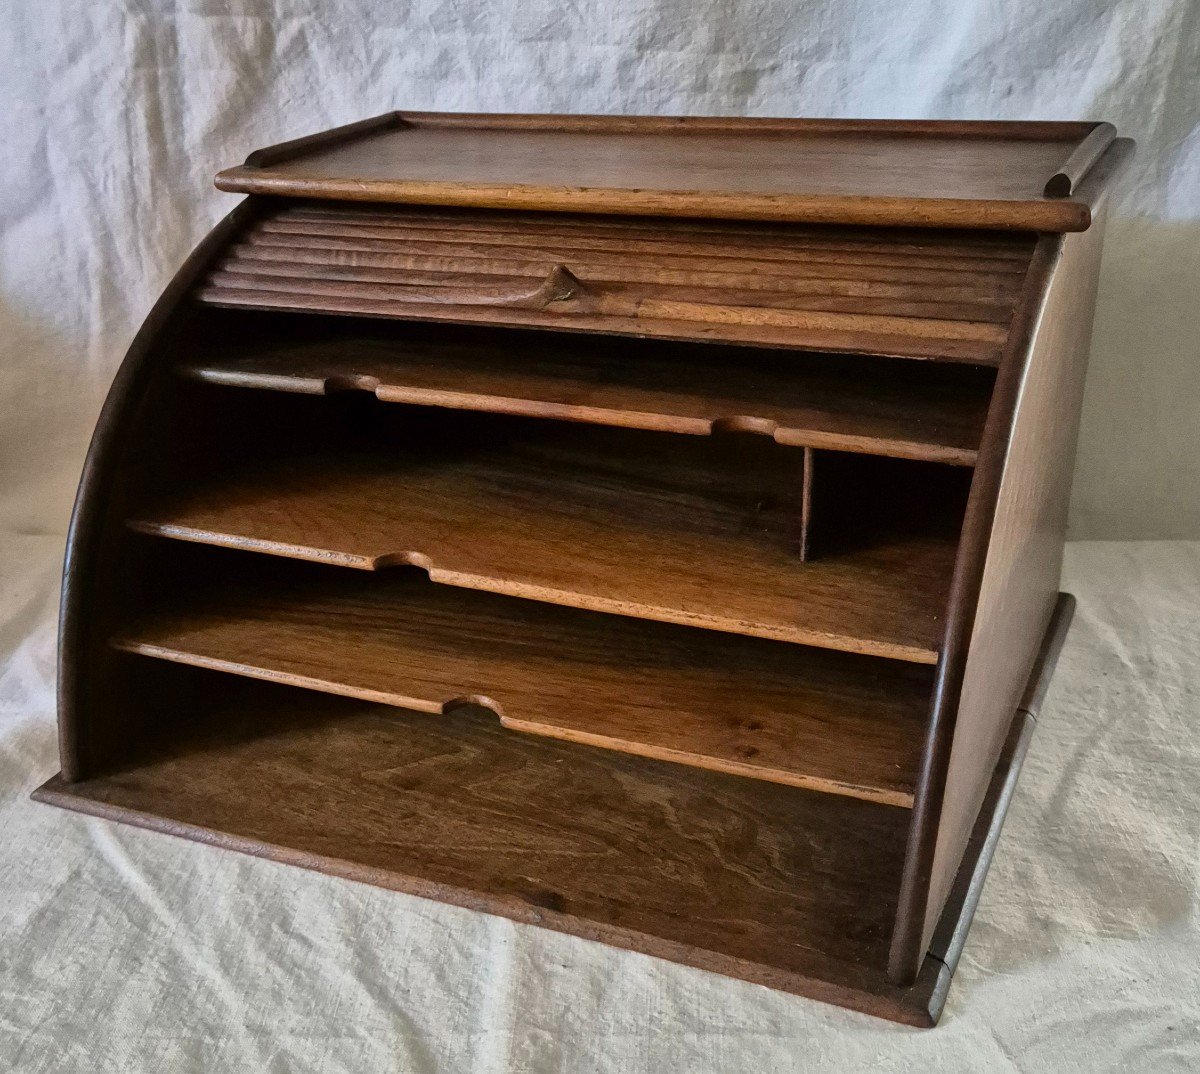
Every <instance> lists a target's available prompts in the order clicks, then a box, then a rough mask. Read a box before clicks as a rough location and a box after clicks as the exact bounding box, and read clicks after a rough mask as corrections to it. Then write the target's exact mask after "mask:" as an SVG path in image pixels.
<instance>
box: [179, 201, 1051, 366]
mask: <svg viewBox="0 0 1200 1074" xmlns="http://www.w3.org/2000/svg"><path fill="white" fill-rule="evenodd" d="M1032 250H1033V245H1032V240H1031V238H1030V237H1029V236H1028V235H1002V234H997V233H990V232H984V233H969V232H958V233H949V234H946V233H936V232H933V233H927V234H922V233H920V232H913V231H906V232H897V233H894V234H893V233H889V232H886V231H879V230H872V229H861V228H859V229H851V228H846V229H821V228H794V227H780V226H778V225H768V224H757V225H753V224H730V223H725V224H722V223H719V222H713V221H707V222H705V223H704V224H703V225H696V226H695V227H690V228H685V227H681V226H679V224H678V222H672V221H664V220H643V219H622V218H613V219H606V220H604V221H602V222H597V221H596V220H595V219H594V218H588V217H577V216H565V217H554V216H550V217H547V216H546V215H545V214H538V213H513V212H507V213H496V212H482V211H473V212H472V211H465V210H460V211H446V210H431V209H421V208H414V207H402V206H359V207H350V206H340V205H322V204H319V203H316V204H306V205H299V206H297V205H293V204H291V203H284V204H283V205H282V206H281V207H280V208H279V209H278V210H276V211H275V212H274V213H272V214H269V215H267V216H265V217H264V218H263V219H261V220H260V221H258V222H256V223H255V224H253V225H252V226H251V227H249V228H248V229H247V230H246V231H245V232H244V233H243V235H242V236H241V241H240V242H238V243H237V244H235V245H234V246H233V247H232V248H231V249H230V251H229V253H228V254H227V256H226V257H225V258H224V259H223V260H222V261H221V263H220V264H219V265H218V266H217V268H216V271H214V272H213V273H212V275H211V276H210V277H209V279H208V280H207V282H206V284H205V285H204V286H203V287H202V288H201V289H200V291H199V297H200V298H201V299H202V300H203V301H205V302H209V303H212V304H215V305H223V306H245V307H251V308H263V309H305V310H310V311H312V310H316V311H323V312H330V313H357V314H365V315H369V316H380V317H399V318H404V319H418V320H420V319H424V320H450V321H458V322H466V323H485V324H504V325H510V326H516V327H522V326H525V327H542V328H545V327H552V328H559V329H567V330H573V331H588V332H609V333H612V332H615V333H625V334H634V335H645V336H658V337H664V338H674V339H698V340H705V341H710V340H719V341H724V342H742V343H755V344H766V345H769V346H774V347H786V348H797V349H809V350H814V349H815V350H832V351H850V352H861V353H868V354H885V355H896V356H901V357H913V358H940V359H946V360H953V361H965V362H977V363H982V364H994V363H995V362H996V361H997V360H998V358H999V355H1000V352H1001V349H1002V347H1003V343H1004V340H1005V338H1006V335H1007V324H1008V322H1009V320H1010V319H1011V317H1012V312H1013V308H1014V303H1015V301H1016V296H1017V294H1018V293H1019V291H1020V287H1021V282H1022V280H1023V278H1024V275H1025V272H1026V270H1027V268H1028V263H1029V257H1030V256H1031V254H1032Z"/></svg>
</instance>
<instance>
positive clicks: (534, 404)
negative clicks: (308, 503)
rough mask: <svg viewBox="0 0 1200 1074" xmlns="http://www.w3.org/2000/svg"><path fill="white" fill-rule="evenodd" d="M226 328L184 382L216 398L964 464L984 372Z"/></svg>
mask: <svg viewBox="0 0 1200 1074" xmlns="http://www.w3.org/2000/svg"><path fill="white" fill-rule="evenodd" d="M295 320H296V318H294V317H292V316H289V315H260V314H245V313H243V314H234V315H232V316H231V317H228V318H223V319H219V320H218V321H217V322H216V324H215V325H214V326H213V330H212V332H211V337H210V340H209V341H206V345H205V346H203V347H201V348H197V349H198V351H199V356H198V358H197V359H195V360H194V361H191V362H189V364H188V365H187V366H186V368H185V371H186V372H187V373H189V374H190V375H192V376H195V377H197V378H199V379H201V380H205V381H208V382H210V383H214V384H223V385H231V386H238V387H246V388H260V389H270V390H278V391H290V392H303V393H308V394H328V393H332V392H337V391H344V390H347V389H359V390H363V391H369V392H373V393H374V394H375V395H376V396H377V397H378V398H379V399H381V400H384V401H386V402H399V403H414V404H419V405H423V406H442V407H455V408H461V409H468V410H482V411H492V412H495V413H504V414H517V415H525V416H528V417H543V418H554V419H558V420H565V421H578V422H590V423H593V424H598V425H610V426H621V427H626V428H633V429H648V430H657V431H661V432H673V433H687V434H699V435H705V434H709V433H711V432H712V431H713V430H714V428H717V429H721V430H746V431H752V432H757V433H762V434H766V435H770V436H772V437H773V438H774V439H775V440H776V441H777V442H778V443H781V444H788V445H793V446H801V447H814V448H824V449H830V450H835V451H855V452H866V453H870V454H876V455H888V456H892V457H895V458H906V459H921V460H928V461H933V462H945V463H953V464H957V465H963V466H971V465H973V464H974V462H975V456H976V452H977V449H978V446H979V437H980V434H981V432H982V429H983V419H984V417H985V415H986V412H987V404H988V399H989V397H990V393H991V386H992V381H993V374H992V373H990V372H989V371H987V370H983V369H978V368H972V367H966V368H964V367H961V366H947V365H945V364H936V365H935V364H932V363H908V362H905V363H897V362H895V361H891V360H871V359H868V358H845V357H841V356H823V355H811V356H810V355H805V354H796V355H787V356H781V355H778V354H773V353H771V352H765V353H764V352H763V351H756V350H751V349H743V348H735V347H718V348H714V347H711V346H703V345H701V346H696V345H687V344H671V343H650V344H647V343H642V342H640V341H635V340H620V339H607V340H604V341H603V342H599V343H598V342H596V341H595V340H594V339H591V338H589V337H586V336H572V335H566V336H555V337H550V338H547V337H546V335H545V334H544V333H522V332H513V331H510V332H499V333H497V332H475V333H471V332H470V331H464V330H461V329H459V330H455V329H454V328H450V327H444V328H441V329H440V330H435V331H430V330H428V329H425V330H424V331H422V329H421V328H420V327H419V326H413V325H395V324H389V323H387V322H380V321H373V320H363V319H357V318H355V319H349V318H325V317H317V316H313V315H309V316H307V317H304V318H300V320H301V321H302V323H301V324H300V325H296V324H294V323H293V322H294V321H295Z"/></svg>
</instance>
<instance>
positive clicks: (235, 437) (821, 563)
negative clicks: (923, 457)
mask: <svg viewBox="0 0 1200 1074" xmlns="http://www.w3.org/2000/svg"><path fill="white" fill-rule="evenodd" d="M181 387H186V388H187V390H186V391H182V390H181V391H180V392H179V395H178V396H177V400H176V401H177V403H178V406H179V409H178V412H177V416H176V418H174V419H173V420H175V421H177V422H180V423H184V428H187V429H188V431H187V433H186V435H180V436H178V437H177V438H176V442H178V443H182V444H186V445H188V448H187V449H186V450H187V457H181V456H180V455H164V456H163V457H162V458H161V459H160V460H158V463H157V465H158V466H160V467H161V470H162V475H163V476H162V477H161V478H160V479H159V480H158V482H157V483H156V487H157V491H151V492H148V493H147V494H145V495H143V496H142V497H141V498H140V500H139V501H138V502H135V503H134V505H133V506H132V507H131V511H132V515H131V517H130V522H131V524H132V525H133V526H134V528H136V529H138V530H140V531H141V532H145V533H151V534H155V535H159V536H166V537H176V538H182V539H185V540H192V541H201V542H205V543H212V544H223V545H228V546H232V547H239V548H247V549H254V550H257V551H263V552H271V553H274V554H277V555H282V556H292V557H298V558H305V559H312V560H318V561H321V562H329V563H337V564H341V565H344V566H350V567H358V568H363V569H380V568H383V567H388V566H394V565H397V564H410V565H416V566H420V567H422V568H424V569H426V570H427V571H428V572H429V575H430V577H431V578H433V579H434V580H435V581H438V582H443V583H447V584H450V585H456V586H463V587H467V588H473V589H485V590H490V591H492V592H497V593H503V594H506V595H510V596H519V597H525V598H530V599H534V600H542V601H549V602H553V603H559V604H568V605H573V606H575V607H581V608H587V609H591V610H597V611H605V612H613V613H617V614H624V615H634V616H644V617H647V618H652V619H659V620H662V621H665V622H673V623H680V624H684V625H689V626H704V627H709V628H713V629H718V630H723V631H730V632H735V633H742V634H751V635H755V636H759V637H766V638H772V639H776V640H783V641H796V642H801V643H806V644H813V645H821V646H825V647H829V648H835V649H844V650H848V651H852V652H863V653H870V654H873V655H879V656H888V657H893V658H897V659H902V660H912V661H916V662H919V663H933V662H935V661H936V659H937V649H938V645H939V643H940V630H941V613H942V609H943V604H944V599H945V594H946V590H947V587H948V584H949V577H950V572H951V566H952V562H953V557H954V552H955V540H956V537H957V531H958V522H959V521H961V520H958V521H956V520H954V519H953V518H951V519H949V520H947V519H946V518H944V517H942V514H941V513H939V514H938V515H937V516H936V517H933V516H925V515H923V514H917V515H913V516H911V517H910V516H905V518H904V519H903V520H901V522H899V523H897V524H895V525H893V524H892V522H893V520H891V519H889V518H886V517H884V516H883V515H882V514H880V515H877V517H876V523H875V524H877V525H879V526H881V527H883V528H884V529H885V530H886V539H880V540H876V541H864V542H861V543H860V544H859V545H857V546H856V547H854V548H851V549H848V550H847V551H845V552H844V553H840V554H829V555H824V556H820V557H818V558H816V559H814V560H813V561H812V562H809V563H805V562H803V561H802V555H801V552H802V543H803V525H804V492H805V482H804V451H803V449H797V448H789V447H785V446H782V445H779V444H777V443H775V442H773V441H771V440H769V439H767V438H765V437H761V436H757V435H753V434H745V433H730V434H722V435H718V436H711V437H682V436H676V435H672V434H667V433H650V432H641V431H636V430H628V429H611V428H604V427H592V426H586V425H578V424H573V423H563V422H555V421H544V420H537V419H523V418H514V417H508V416H502V415H492V414H476V413H470V412H462V411H454V410H445V409H439V408H421V407H410V406H403V405H390V404H383V403H380V402H378V401H377V400H375V399H374V398H372V397H370V396H363V395H361V394H359V393H351V394H348V395H347V394H341V395H338V396H336V397H334V398H311V397H305V396H302V395H288V394H283V393H260V392H245V391H237V390H231V389H220V388H214V387H209V386H205V385H195V384H191V385H186V384H181ZM904 465H905V467H907V468H908V469H906V470H905V471H904V472H905V473H906V474H910V475H912V478H911V480H912V482H913V483H914V484H919V483H920V481H921V480H922V476H921V475H923V474H925V473H926V472H929V473H936V474H943V473H946V472H952V473H957V474H958V475H959V477H958V481H959V483H960V485H962V487H964V488H965V485H966V482H967V479H968V478H969V473H970V472H969V471H967V470H963V469H961V468H952V467H944V466H940V465H938V464H933V463H906V464H904ZM861 491H862V492H863V494H864V495H866V496H872V495H874V493H873V492H872V490H871V489H869V488H865V487H864V488H863V489H862V490H861ZM959 506H960V505H959ZM814 524H815V523H814Z"/></svg>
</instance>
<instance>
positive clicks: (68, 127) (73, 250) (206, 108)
mask: <svg viewBox="0 0 1200 1074" xmlns="http://www.w3.org/2000/svg"><path fill="white" fill-rule="evenodd" d="M0 12H2V15H0V18H2V19H3V23H2V24H0V85H2V86H3V91H2V92H3V95H4V96H3V100H2V104H3V107H2V108H0V134H2V137H3V143H2V144H3V152H2V153H0V191H3V193H2V194H0V199H2V200H0V206H2V214H3V215H2V219H0V231H2V237H0V274H2V276H3V281H4V282H3V291H2V293H0V323H2V324H3V326H4V329H3V332H2V333H0V407H2V409H0V413H2V414H3V416H4V421H3V428H2V430H0V458H3V460H4V461H3V463H2V464H0V466H3V468H4V469H7V470H9V471H10V477H15V479H16V480H18V481H22V482H24V483H28V482H29V481H31V480H33V478H32V477H31V476H30V475H29V472H28V469H27V467H28V466H29V465H30V462H31V461H32V463H33V464H35V465H36V467H37V469H38V471H39V475H38V476H39V479H41V480H42V481H44V482H49V487H50V488H51V489H52V490H53V492H54V497H53V499H50V500H47V501H46V503H45V505H44V506H43V507H42V508H39V511H42V512H44V513H42V514H39V515H38V517H37V518H36V519H28V518H17V519H16V522H17V524H18V525H24V526H29V525H34V526H51V527H56V528H57V527H60V526H61V524H62V516H63V513H64V510H65V507H64V504H65V503H66V502H67V501H68V500H69V497H70V486H71V484H72V481H73V478H74V474H75V471H76V468H77V456H78V450H79V449H78V441H79V438H80V437H81V436H82V435H83V432H82V431H81V430H83V429H84V427H85V426H86V425H87V423H88V420H89V419H90V418H91V417H92V416H93V415H94V413H95V410H96V408H97V407H98V405H99V399H100V397H101V394H102V391H103V389H104V388H105V386H106V385H107V383H108V381H109V379H110V378H111V376H112V373H113V371H114V369H115V366H116V363H117V362H118V361H119V359H120V357H121V355H122V353H123V351H124V348H125V346H126V345H127V343H128V341H129V339H130V337H131V336H132V334H133V331H134V330H135V329H136V327H137V325H138V323H139V322H140V320H141V318H142V317H143V316H144V315H145V313H146V311H147V310H148V308H149V306H150V304H151V303H152V301H153V300H154V298H155V297H156V295H157V294H158V292H159V291H160V290H161V289H162V287H163V285H164V284H165V282H166V281H167V280H168V279H169V278H170V276H171V274H172V273H173V272H174V270H175V268H176V267H177V266H178V264H179V262H180V261H181V260H182V259H183V257H184V256H185V255H186V253H187V252H188V251H189V250H190V249H191V247H192V246H193V245H194V244H195V243H196V241H197V240H198V239H199V238H200V237H201V235H202V234H203V233H204V232H205V231H206V230H207V228H208V227H209V226H211V224H212V223H213V222H214V221H215V220H216V219H217V218H218V217H219V216H220V215H222V214H223V213H224V212H225V211H227V209H228V208H229V206H231V205H232V204H233V203H234V197H233V196H232V195H227V194H219V193H218V192H216V191H215V190H214V189H213V186H212V175H213V173H214V172H216V171H217V170H218V168H220V167H223V166H227V165H229V164H233V163H238V162H240V161H241V159H242V158H243V157H244V155H245V154H246V153H247V152H248V151H249V150H250V149H252V148H255V147H257V146H259V145H264V144H269V143H271V142H275V141H279V140H281V139H283V138H287V137H291V136H294V135H296V134H302V133H308V132H311V131H315V130H319V129H322V128H325V127H328V126H331V125H334V124H338V123H343V122H347V121H349V120H352V119H358V118H361V117H363V116H368V115H374V114H376V113H378V112H382V111H385V110H387V109H389V108H395V107H399V108H412V109H446V110H478V111H564V112H570V111H576V112H651V113H655V112H656V113H675V114H679V113H689V112H691V113H698V114H705V113H712V114H750V115H780V116H791V115H817V116H824V115H829V116H882V117H897V116H912V117H925V116H935V117H948V118H963V117H970V118H1014V119H1032V118H1039V119H1079V118H1095V119H1108V120H1112V121H1113V122H1115V123H1116V124H1117V125H1118V127H1119V128H1120V129H1121V131H1122V132H1123V133H1126V134H1129V135H1132V136H1133V137H1135V138H1137V139H1138V141H1139V152H1138V156H1137V158H1136V160H1135V162H1134V165H1133V168H1132V170H1131V171H1130V172H1129V173H1128V174H1127V177H1126V179H1125V180H1124V182H1123V183H1122V186H1121V189H1120V192H1119V194H1118V195H1117V197H1116V200H1115V204H1114V209H1115V216H1114V219H1113V221H1112V227H1111V230H1110V232H1109V236H1108V243H1107V248H1106V254H1105V264H1104V275H1103V280H1102V284H1101V295H1100V312H1099V316H1098V320H1097V326H1096V329H1097V331H1096V344H1095V347H1094V352H1093V360H1092V367H1091V373H1090V378H1089V382H1088V389H1087V405H1086V413H1085V419H1084V426H1083V431H1082V443H1081V454H1080V462H1079V468H1078V474H1077V480H1076V492H1075V499H1074V504H1073V512H1072V522H1073V529H1072V533H1073V536H1075V537H1078V538H1087V537H1099V538H1126V537H1134V538H1147V537H1151V538H1152V537H1189V536H1190V537H1200V451H1197V449H1196V435H1195V430H1196V427H1197V425H1198V424H1200V355H1198V354H1197V349H1198V348H1197V340H1200V301H1198V298H1200V3H1197V2H1196V0H1057V2H1054V3H1046V2H1044V0H915V2H912V0H910V2H907V3H906V2H904V0H838V2H837V3H830V2H829V0H791V2H786V0H760V2H756V3H753V4H743V5H737V4H729V3H717V2H709V3H703V2H702V3H690V2H688V0H658V2H657V3H655V2H653V0H626V2H612V0H608V2H600V0H577V2H575V3H567V4H564V3H561V2H559V0H554V2H547V0H523V2H521V3H516V2H511V3H503V2H500V0H490V2H488V3H475V4H470V3H466V4H459V5H455V4H451V3H446V2H443V0H415V2H411V3H407V4H405V3H401V4H394V3H384V2H371V0H339V2H338V3H336V4H329V3H322V2H320V0H292V2H289V3H284V2H279V3H276V4H270V3H262V2H259V3H256V2H254V0H174V2H170V3H168V2H166V0H157V2H156V0H105V2H103V3H94V2H92V3H89V2H85V0H40V2H38V3H20V2H18V0H9V2H8V3H4V4H0ZM50 436H53V437H54V438H55V440H54V442H53V444H54V447H55V448H56V449H57V447H58V445H59V444H60V443H62V444H64V445H67V446H69V447H70V449H71V450H70V451H66V452H62V451H59V450H48V449H47V438H48V437H50ZM47 467H48V468H49V469H47ZM13 470H16V471H17V472H16V474H15V475H14V474H12V473H11V471H13ZM0 476H2V475H0ZM0 510H3V507H2V505H0ZM0 517H3V516H0Z"/></svg>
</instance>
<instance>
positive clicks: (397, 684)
mask: <svg viewBox="0 0 1200 1074" xmlns="http://www.w3.org/2000/svg"><path fill="white" fill-rule="evenodd" d="M173 551H174V553H175V554H174V555H173V557H172V558H171V559H170V560H169V561H168V565H167V567H166V568H165V569H164V573H163V574H162V577H163V579H164V582H163V589H164V590H165V591H166V592H169V593H170V597H169V599H167V600H164V601H163V602H162V603H161V605H160V606H159V607H158V608H157V609H156V610H154V611H150V612H147V613H145V615H144V616H143V617H141V618H140V620H139V621H138V622H137V623H136V624H133V625H130V626H129V627H128V628H127V629H126V630H125V631H123V632H122V634H121V636H120V638H119V639H118V641H117V644H118V646H119V647H121V648H123V649H126V650H130V651H133V652H138V653H141V654H143V655H147V656H155V657H160V658H164V659H169V660H178V661H181V662H183V663H191V664H196V665H201V666H204V667H212V668H220V669H222V670H227V671H233V672H235V673H238V674H245V675H251V676H257V677H260V678H261V677H267V678H275V679H279V680H282V681H287V682H290V683H293V684H297V685H303V686H308V687H310V688H314V689H319V690H327V691H331V692H334V693H342V694H347V695H349V696H354V697H361V698H364V699H366V700H370V701H382V702H385V703H388V704H394V705H399V706H401V707H407V708H415V709H420V710H422V711H429V712H442V711H443V710H450V709H453V708H454V707H456V706H458V705H461V704H467V703H470V704H477V705H482V706H484V707H486V708H490V709H492V710H493V711H494V712H495V713H496V714H497V715H498V716H499V717H500V719H501V721H502V722H503V723H504V724H505V725H506V726H508V727H510V728H514V729H517V730H522V731H529V732H532V733H534V734H542V735H549V736H551V737H555V738H565V739H570V740H573V741H578V742H586V743H589V744H592V745H597V746H604V747H607V748H610V749H616V750H623V751H626V752H631V753H638V754H643V755H646V756H654V757H661V758H664V759H667V760H674V761H679V762H682V763H684V764H694V765H698V766H700V767H704V768H712V769H718V770H722V771H728V772H735V773H738V774H741V775H746V776H752V777H755V778H759V779H767V780H772V781H774V782H777V783H788V784H792V785H794V786H800V787H810V788H813V789H818V790H823V791H829V792H832V793H835V794H848V795H851V796H854V797H859V798H866V799H870V800H873V801H880V802H885V803H888V804H892V805H899V806H908V805H910V804H911V801H912V793H911V792H912V781H913V778H914V774H915V771H916V764H917V758H918V755H919V748H920V739H921V730H922V727H923V725H924V722H925V716H926V711H927V709H928V704H929V694H930V689H931V687H932V682H933V675H932V671H931V669H928V668H921V667H917V666H914V665H911V664H905V663H900V662H892V661H882V660H878V659H876V658H871V657H860V656H851V655H848V654H843V653H830V652H826V651H822V650H813V649H807V648H803V647H799V646H788V645H782V644H779V643H776V642H765V641H760V640H757V639H751V638H743V637H738V636H731V635H721V634H713V633H710V632H706V631H696V630H690V629H688V628H686V627H675V626H666V625H663V624H658V623H648V622H644V621H640V620H632V619H626V618H624V617H614V616H604V615H598V614H595V613H590V612H580V611H576V610H574V609H567V608H558V607H555V606H552V605H544V604H537V603H534V602H531V601H521V600H514V599H512V598H508V597H497V596H493V595H491V594H482V593H466V592H463V591H461V590H456V589H452V588H448V587H445V586H438V585H435V584H433V583H431V582H429V580H428V579H426V578H425V577H424V576H423V575H422V574H420V573H419V572H408V571H399V572H389V573H387V574H383V575H371V576H363V575H361V574H356V573H352V572H348V571H341V570H338V569H336V568H332V567H314V566H311V565H300V564H293V563H286V562H283V561H273V562H269V563H268V564H267V565H266V566H265V567H264V565H263V564H262V563H261V562H259V561H257V560H255V559H254V557H248V556H241V555H233V554H230V553H227V552H220V553H219V552H212V551H203V552H202V551H201V550H199V549H195V550H189V549H176V550H173ZM183 577H193V578H195V579H197V582H196V584H195V585H193V586H191V587H186V588H179V589H176V590H174V591H172V590H170V589H169V588H168V587H167V583H166V581H165V579H170V578H180V579H182V578H183ZM176 586H179V587H183V586H185V583H183V582H182V581H179V582H176Z"/></svg>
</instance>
